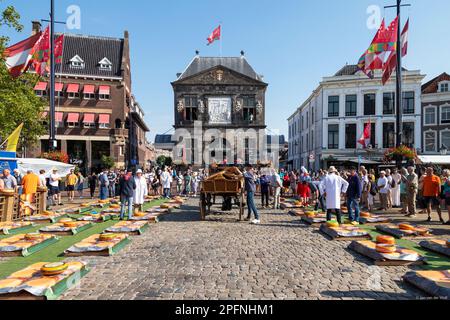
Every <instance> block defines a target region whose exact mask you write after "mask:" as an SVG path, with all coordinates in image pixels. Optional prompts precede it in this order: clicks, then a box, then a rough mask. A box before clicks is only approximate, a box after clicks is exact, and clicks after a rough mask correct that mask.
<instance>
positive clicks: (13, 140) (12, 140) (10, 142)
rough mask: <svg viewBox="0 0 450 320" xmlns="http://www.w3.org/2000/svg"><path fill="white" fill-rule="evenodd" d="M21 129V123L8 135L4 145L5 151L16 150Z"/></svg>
mask: <svg viewBox="0 0 450 320" xmlns="http://www.w3.org/2000/svg"><path fill="white" fill-rule="evenodd" d="M22 129H23V123H22V124H21V125H20V126H18V127H17V129H16V130H14V131H13V133H12V134H11V135H10V136H9V137H8V139H7V140H6V141H7V145H6V150H5V151H6V152H17V145H18V144H19V138H20V134H21V132H22Z"/></svg>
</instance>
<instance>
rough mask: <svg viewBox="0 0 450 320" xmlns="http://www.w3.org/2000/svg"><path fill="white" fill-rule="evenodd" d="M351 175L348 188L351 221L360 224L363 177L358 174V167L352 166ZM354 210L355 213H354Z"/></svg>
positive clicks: (348, 206)
mask: <svg viewBox="0 0 450 320" xmlns="http://www.w3.org/2000/svg"><path fill="white" fill-rule="evenodd" d="M350 173H351V174H350V177H349V178H348V183H349V186H348V189H347V208H348V215H349V217H350V221H351V222H352V224H354V225H358V224H359V219H360V208H359V203H360V201H361V196H362V185H361V179H359V176H358V174H357V171H356V168H351V170H350ZM353 210H354V211H355V214H354V215H353Z"/></svg>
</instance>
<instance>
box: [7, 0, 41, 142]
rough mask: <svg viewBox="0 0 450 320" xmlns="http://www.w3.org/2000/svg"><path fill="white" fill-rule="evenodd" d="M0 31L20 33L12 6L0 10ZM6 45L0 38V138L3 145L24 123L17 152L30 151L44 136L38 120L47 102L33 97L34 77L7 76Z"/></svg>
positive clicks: (20, 26)
mask: <svg viewBox="0 0 450 320" xmlns="http://www.w3.org/2000/svg"><path fill="white" fill-rule="evenodd" d="M2 2H3V0H0V5H1V4H2ZM0 28H1V29H4V28H13V29H14V30H15V31H17V32H21V31H22V30H23V26H22V25H21V24H20V15H19V13H18V12H17V11H16V10H15V8H14V7H13V6H7V7H6V8H1V9H0ZM24 38H25V37H24ZM8 41H9V39H8V37H4V36H1V37H0V123H1V125H0V137H1V140H2V142H3V140H5V139H6V138H7V137H8V136H9V135H10V134H11V133H12V132H13V131H14V129H16V128H17V127H18V126H19V125H20V124H21V123H23V124H24V128H23V131H22V135H21V138H22V139H21V140H20V142H19V148H20V146H21V145H23V144H24V145H25V146H27V147H29V146H32V145H33V144H35V143H36V142H37V141H38V138H39V136H42V135H43V134H45V132H46V130H45V127H44V125H43V121H42V119H41V114H42V112H43V111H44V106H45V104H46V102H45V101H44V100H43V99H41V98H39V97H37V96H36V94H35V93H34V90H33V89H34V86H35V84H36V83H37V81H38V80H39V77H38V76H37V75H34V74H24V75H22V76H21V77H19V78H17V79H13V78H12V77H11V76H10V75H9V73H8V69H7V68H6V65H5V61H4V57H3V52H4V49H5V47H6V46H7V43H8ZM0 143H1V142H0Z"/></svg>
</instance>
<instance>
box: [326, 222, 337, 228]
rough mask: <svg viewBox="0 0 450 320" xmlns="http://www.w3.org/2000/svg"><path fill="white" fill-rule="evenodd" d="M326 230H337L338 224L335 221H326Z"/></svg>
mask: <svg viewBox="0 0 450 320" xmlns="http://www.w3.org/2000/svg"><path fill="white" fill-rule="evenodd" d="M327 227H328V228H339V222H337V221H327Z"/></svg>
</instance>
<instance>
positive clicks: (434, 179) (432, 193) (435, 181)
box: [423, 167, 445, 223]
mask: <svg viewBox="0 0 450 320" xmlns="http://www.w3.org/2000/svg"><path fill="white" fill-rule="evenodd" d="M441 186H442V185H441V178H439V177H438V176H437V175H435V174H434V169H433V168H431V167H429V168H427V175H426V177H425V178H424V179H423V198H424V201H425V205H426V210H427V213H428V219H427V221H428V222H431V221H432V218H431V212H432V210H433V207H435V208H436V210H437V213H438V215H439V220H440V221H441V223H445V221H444V219H443V218H442V211H441V201H440V196H441Z"/></svg>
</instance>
